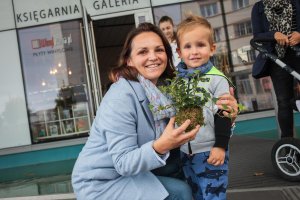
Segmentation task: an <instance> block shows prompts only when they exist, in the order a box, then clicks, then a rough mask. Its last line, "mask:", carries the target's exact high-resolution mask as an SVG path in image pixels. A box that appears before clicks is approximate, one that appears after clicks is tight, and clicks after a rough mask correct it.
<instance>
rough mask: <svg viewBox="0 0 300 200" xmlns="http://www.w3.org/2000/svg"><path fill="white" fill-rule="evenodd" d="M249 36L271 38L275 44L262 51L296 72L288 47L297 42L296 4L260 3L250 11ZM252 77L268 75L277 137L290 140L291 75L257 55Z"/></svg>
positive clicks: (284, 0)
mask: <svg viewBox="0 0 300 200" xmlns="http://www.w3.org/2000/svg"><path fill="white" fill-rule="evenodd" d="M251 19H252V27H253V35H254V37H257V38H272V39H275V40H276V43H270V44H267V45H266V49H267V50H268V51H269V52H271V53H274V54H276V55H277V56H278V57H279V58H280V59H281V60H282V61H283V62H285V63H286V64H288V65H289V66H291V67H294V69H295V70H296V71H297V72H298V73H299V72H300V65H299V63H300V57H297V56H296V52H295V51H293V50H292V49H291V48H289V46H295V45H298V44H299V43H300V1H298V0H262V1H259V2H257V3H256V4H255V5H254V6H253V8H252V16H251ZM253 76H254V77H255V78H261V77H264V76H271V79H272V82H273V86H274V90H275V93H276V97H277V104H278V122H279V126H280V129H281V137H293V132H294V131H293V129H294V128H293V127H294V125H293V121H294V120H293V106H294V105H293V103H292V102H294V100H293V98H294V90H293V83H294V79H293V77H292V75H290V74H289V73H288V72H286V71H285V70H284V69H282V68H280V67H279V66H277V65H276V64H275V63H273V62H271V61H269V60H266V59H265V58H263V56H262V55H261V54H260V55H258V57H257V58H256V61H255V63H254V65H253Z"/></svg>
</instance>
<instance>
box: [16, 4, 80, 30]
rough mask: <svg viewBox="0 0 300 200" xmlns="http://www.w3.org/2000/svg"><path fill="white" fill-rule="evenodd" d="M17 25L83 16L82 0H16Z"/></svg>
mask: <svg viewBox="0 0 300 200" xmlns="http://www.w3.org/2000/svg"><path fill="white" fill-rule="evenodd" d="M14 7H15V20H16V24H17V27H18V28H20V27H27V26H34V25H39V24H46V23H52V22H57V21H64V20H70V19H77V18H81V17H82V12H81V4H80V0H63V1H61V0H43V1H41V0H26V1H24V0H14Z"/></svg>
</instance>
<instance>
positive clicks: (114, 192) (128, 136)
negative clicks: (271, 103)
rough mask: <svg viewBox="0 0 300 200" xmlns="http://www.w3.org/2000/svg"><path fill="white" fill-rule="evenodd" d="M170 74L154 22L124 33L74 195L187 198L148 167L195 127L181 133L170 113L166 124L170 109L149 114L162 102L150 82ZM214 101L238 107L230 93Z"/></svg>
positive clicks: (181, 186) (167, 51)
mask: <svg viewBox="0 0 300 200" xmlns="http://www.w3.org/2000/svg"><path fill="white" fill-rule="evenodd" d="M172 76H173V64H172V51H171V48H170V46H169V44H168V41H167V40H166V39H165V37H164V36H163V33H162V32H161V31H160V30H159V29H158V28H157V27H156V26H154V25H152V24H150V23H143V24H140V25H139V27H138V28H136V29H134V30H133V31H131V32H130V33H129V35H128V37H127V40H126V42H125V44H124V47H123V51H122V53H121V56H120V61H119V66H118V67H117V68H115V69H114V70H113V71H112V73H111V75H110V78H111V79H112V81H113V82H114V81H116V82H115V83H114V84H112V86H111V87H110V89H109V91H108V92H107V93H106V95H105V96H104V98H103V100H102V102H101V105H100V107H99V109H98V111H97V116H96V118H95V119H94V122H93V126H92V128H91V131H90V136H89V138H88V141H87V142H86V144H85V146H84V147H83V149H82V152H81V153H80V155H79V157H78V159H77V161H76V164H75V166H74V169H73V174H72V185H73V189H74V192H75V194H76V196H77V199H79V200H80V199H85V200H86V199H93V200H95V199H112V200H115V199H118V200H119V199H120V200H123V199H124V200H127V199H130V200H134V199H146V200H147V199H155V200H162V199H182V200H190V199H192V195H191V189H190V188H189V187H188V185H187V184H186V183H185V182H184V181H181V180H178V179H175V178H170V177H162V176H156V175H154V174H153V173H152V172H151V170H153V169H156V168H160V167H162V166H164V165H165V164H166V160H167V158H168V156H169V151H170V150H171V149H174V148H176V147H178V146H180V145H182V144H184V143H186V142H187V141H189V140H193V139H194V138H195V135H196V132H197V131H198V129H199V126H197V127H196V128H195V129H194V130H192V131H190V132H187V133H184V131H185V129H186V128H187V126H188V125H189V123H190V121H189V120H187V121H186V122H185V123H184V124H183V125H181V126H180V127H178V128H176V129H175V128H174V118H171V119H170V121H169V123H168V124H166V119H167V118H170V117H171V116H173V115H174V112H173V110H164V111H162V112H154V113H153V114H152V113H151V111H150V109H149V103H151V104H152V105H153V104H155V103H156V102H160V103H162V104H163V103H167V102H165V101H166V99H164V96H163V95H161V93H160V92H159V91H158V90H157V88H156V87H155V85H156V84H158V83H159V82H161V80H163V79H165V78H168V77H172ZM149 101H150V102H149ZM219 103H220V104H223V103H225V104H227V105H228V107H230V108H232V107H233V108H234V109H236V108H237V107H236V106H237V104H236V101H235V99H234V98H233V97H232V96H231V95H226V96H224V99H223V100H220V102H219ZM234 115H236V113H234ZM183 133H184V134H183Z"/></svg>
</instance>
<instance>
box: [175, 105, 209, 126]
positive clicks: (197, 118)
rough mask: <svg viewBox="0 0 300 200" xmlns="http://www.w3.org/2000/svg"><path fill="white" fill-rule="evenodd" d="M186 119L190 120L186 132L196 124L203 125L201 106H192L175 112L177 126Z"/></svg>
mask: <svg viewBox="0 0 300 200" xmlns="http://www.w3.org/2000/svg"><path fill="white" fill-rule="evenodd" d="M187 119H190V120H191V123H190V125H189V126H188V127H187V129H186V132H188V131H191V130H192V129H194V128H195V127H196V126H197V125H198V124H199V125H200V126H203V125H204V117H203V108H202V107H192V108H184V109H181V110H180V111H179V112H178V113H176V118H175V122H176V124H177V125H178V126H180V125H181V124H183V123H184V122H185V121H186V120H187Z"/></svg>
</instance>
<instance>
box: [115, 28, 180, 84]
mask: <svg viewBox="0 0 300 200" xmlns="http://www.w3.org/2000/svg"><path fill="white" fill-rule="evenodd" d="M145 32H153V33H155V34H157V35H158V36H159V37H160V38H161V40H162V42H163V45H164V48H165V51H166V54H167V58H168V60H167V67H166V69H165V71H164V72H163V74H162V75H161V76H160V79H165V78H172V77H173V76H174V64H173V60H172V49H171V46H170V44H169V42H168V40H167V39H166V38H165V36H164V34H163V33H162V32H161V30H160V29H159V28H158V27H156V26H155V25H153V24H151V23H147V22H146V23H141V24H140V25H139V26H138V27H137V28H135V29H133V30H132V31H131V32H130V33H129V34H128V35H127V38H126V41H125V43H124V46H123V49H122V52H121V55H120V58H119V62H118V65H117V67H115V68H113V69H112V70H111V71H110V73H109V79H110V80H111V81H112V82H116V81H117V80H118V79H119V78H120V77H123V78H125V79H128V80H135V81H137V74H138V72H137V70H136V69H135V68H134V67H130V66H127V61H128V59H129V58H130V55H131V51H132V41H133V39H134V38H135V37H136V36H138V35H139V34H142V33H145Z"/></svg>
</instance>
